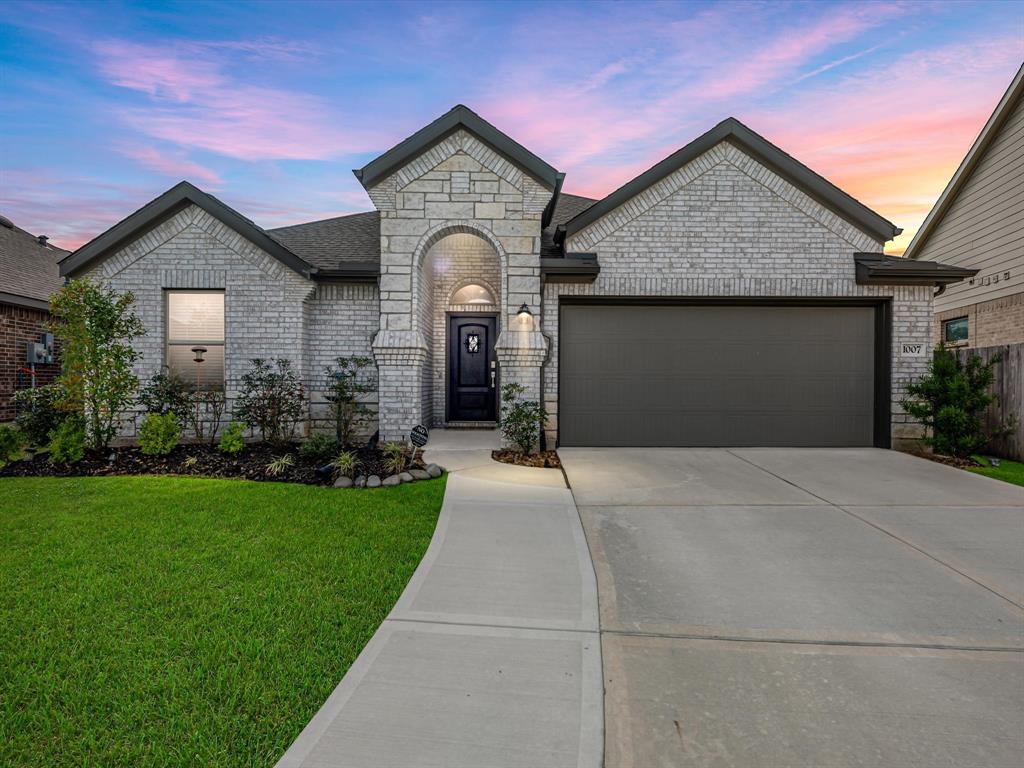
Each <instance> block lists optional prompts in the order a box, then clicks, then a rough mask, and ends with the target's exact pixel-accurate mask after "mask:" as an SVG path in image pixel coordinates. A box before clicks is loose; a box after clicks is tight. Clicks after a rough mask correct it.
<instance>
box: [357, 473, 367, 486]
mask: <svg viewBox="0 0 1024 768" xmlns="http://www.w3.org/2000/svg"><path fill="white" fill-rule="evenodd" d="M365 487H366V475H360V476H359V477H357V478H356V488H365Z"/></svg>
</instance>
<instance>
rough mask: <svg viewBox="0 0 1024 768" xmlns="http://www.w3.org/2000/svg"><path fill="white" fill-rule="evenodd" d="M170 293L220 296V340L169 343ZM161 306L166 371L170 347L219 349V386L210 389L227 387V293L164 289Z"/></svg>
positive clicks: (194, 289)
mask: <svg viewBox="0 0 1024 768" xmlns="http://www.w3.org/2000/svg"><path fill="white" fill-rule="evenodd" d="M172 293H189V294H196V293H218V294H220V295H221V298H222V302H221V306H222V310H223V313H224V336H223V338H221V339H220V340H216V339H175V340H174V341H171V298H170V297H171V294H172ZM163 294H164V296H163V304H164V307H163V309H164V323H163V325H164V339H163V342H164V355H163V357H164V366H163V367H164V368H166V369H167V371H171V347H190V348H191V347H194V346H203V347H220V348H221V349H222V350H224V352H223V353H222V357H223V360H224V362H223V365H222V368H221V380H220V384H219V385H216V384H215V385H213V387H212V388H214V389H217V388H220V389H223V388H225V387H226V386H227V336H228V325H227V314H228V312H227V291H225V290H224V289H223V288H164V289H163Z"/></svg>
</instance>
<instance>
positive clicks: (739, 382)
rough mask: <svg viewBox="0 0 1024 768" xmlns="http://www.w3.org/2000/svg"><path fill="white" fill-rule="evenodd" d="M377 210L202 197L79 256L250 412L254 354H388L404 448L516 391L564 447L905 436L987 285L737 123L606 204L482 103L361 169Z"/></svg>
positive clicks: (183, 186) (385, 433)
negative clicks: (889, 253)
mask: <svg viewBox="0 0 1024 768" xmlns="http://www.w3.org/2000/svg"><path fill="white" fill-rule="evenodd" d="M355 175H356V177H357V178H358V179H359V181H360V182H361V183H362V185H363V187H364V188H365V189H366V192H367V194H368V195H369V198H370V200H371V201H372V202H373V205H374V208H375V210H374V211H370V212H367V213H357V214H353V215H349V216H340V217H337V218H332V219H327V220H323V221H315V222H311V223H308V224H299V225H295V226H290V227H283V228H279V229H262V228H260V227H259V226H257V225H256V224H254V223H253V222H252V221H250V220H249V219H247V218H245V217H244V216H243V215H241V214H240V213H238V212H236V211H234V210H232V209H231V208H229V207H228V206H226V205H224V204H223V203H222V202H220V201H219V200H217V199H216V198H214V197H212V196H211V195H208V194H206V193H204V192H202V191H200V190H199V189H197V188H196V187H194V186H192V185H191V184H188V183H186V182H182V183H180V184H178V185H177V186H175V187H173V188H172V189H170V190H169V191H168V192H166V193H165V194H163V195H161V196H160V197H158V198H156V199H155V200H153V201H152V202H150V203H148V204H147V205H145V206H143V207H142V208H141V209H139V210H138V211H136V212H135V213H133V214H131V215H130V216H128V217H127V218H126V219H124V220H123V221H121V222H120V223H119V224H117V225H115V226H114V227H112V228H111V229H110V230H108V231H107V232H105V233H103V234H102V235H100V236H99V237H97V238H96V239H95V240H93V241H92V242H90V243H88V244H86V245H84V246H83V247H81V248H80V249H79V250H77V251H75V252H74V253H72V254H71V255H70V256H68V257H67V258H66V259H64V261H63V262H62V263H61V274H62V275H64V276H66V277H84V276H90V277H93V278H98V279H101V280H103V281H106V282H107V283H109V284H111V285H113V286H114V287H116V288H119V289H131V290H132V291H133V292H134V293H135V295H136V297H137V298H138V312H139V315H140V317H141V319H142V320H143V322H144V323H145V325H146V327H147V328H148V333H147V334H146V336H145V337H144V338H143V339H141V340H140V342H139V348H140V351H141V353H142V357H141V361H140V369H139V373H140V374H141V375H143V376H146V375H151V374H153V373H155V372H157V371H159V370H160V368H161V366H163V365H165V364H168V365H170V367H171V368H172V369H177V370H180V371H181V372H182V373H184V374H185V375H189V373H188V372H189V371H190V370H192V369H191V368H190V365H191V363H190V358H191V355H190V353H189V352H188V350H189V349H190V347H191V346H192V345H194V344H195V343H196V342H202V344H203V345H204V346H206V347H208V348H209V349H210V353H209V358H208V360H209V361H210V362H208V363H206V364H204V365H206V367H205V369H204V374H203V375H204V376H210V377H214V378H218V379H223V381H224V382H225V385H226V387H227V390H228V396H229V397H230V396H231V394H232V392H233V391H234V390H235V388H236V387H237V383H238V380H239V377H240V376H241V375H242V373H243V372H244V371H245V369H246V368H247V366H248V361H249V360H250V358H254V357H264V358H273V357H287V358H289V359H291V360H292V361H293V362H294V365H295V366H296V367H297V368H298V370H300V371H301V372H302V375H303V377H304V378H305V379H306V381H307V382H309V385H308V386H309V391H310V395H311V397H312V398H313V399H314V400H315V399H316V398H317V397H318V394H317V392H318V389H321V390H322V387H323V378H322V377H323V370H324V368H325V366H326V365H328V364H329V363H330V362H331V361H332V360H333V359H334V358H335V357H336V356H338V355H348V354H365V355H372V357H373V359H374V360H375V362H376V366H377V372H378V392H377V397H378V409H379V413H378V418H379V421H378V426H379V430H380V433H381V437H382V439H401V438H404V437H405V436H406V435H408V433H409V431H410V430H411V429H412V427H413V426H414V425H416V424H424V425H427V426H428V427H437V426H453V425H462V426H479V425H493V423H494V421H495V419H496V417H497V416H498V414H499V407H500V403H499V397H500V395H499V392H500V386H501V384H502V383H504V382H510V381H516V382H519V383H521V384H522V385H523V386H524V387H525V388H526V392H527V397H529V398H532V399H536V400H539V401H541V402H543V404H544V406H545V407H546V409H547V411H548V412H549V413H550V418H549V420H548V423H547V426H546V429H545V437H546V440H547V444H548V446H549V447H550V446H554V445H556V444H561V445H573V446H604V445H637V446H640V445H650V446H687V445H698V446H740V445H812V446H853V445H859V446H890V445H892V444H893V443H894V442H898V441H900V440H904V439H914V438H917V437H918V436H919V428H918V425H915V424H909V423H908V419H907V416H906V415H905V414H904V413H903V412H902V410H901V409H900V407H899V405H898V401H899V399H900V397H901V395H902V393H903V391H904V388H905V386H906V385H907V383H908V382H909V381H911V380H912V379H915V378H916V377H918V376H920V375H921V374H922V373H924V371H925V368H926V365H927V362H928V357H929V353H930V346H931V324H932V294H933V293H934V292H935V290H936V286H942V285H946V284H948V283H954V282H956V281H958V280H961V279H962V278H963V277H966V276H969V275H970V274H972V272H971V270H964V269H960V268H956V267H946V266H943V265H939V264H933V263H928V262H924V261H913V262H908V261H907V260H905V259H897V258H891V257H886V256H883V255H882V248H883V245H884V244H885V242H886V241H887V240H890V239H891V238H893V237H894V236H895V235H896V234H897V233H898V232H899V231H900V230H899V229H898V228H897V227H896V226H895V225H893V224H892V223H891V222H889V221H887V220H886V219H884V218H883V217H881V216H880V215H878V214H877V213H875V212H873V211H871V210H869V209H868V208H867V207H865V206H864V205H862V204H861V203H859V202H858V201H856V200H854V199H853V198H852V197H850V196H849V195H847V194H846V193H844V192H843V191H842V190H840V189H838V188H836V187H835V186H833V185H832V184H830V183H829V182H828V181H826V180H825V179H823V178H822V177H821V176H818V175H817V174H815V173H814V172H813V171H811V170H810V169H808V168H807V167H805V166H803V165H801V164H800V163H799V162H798V161H797V160H795V159H793V158H792V157H790V156H789V155H787V154H786V153H785V152H783V151H782V150H780V149H779V148H777V147H775V146H773V145H772V144H771V143H769V142H768V141H767V140H766V139H764V138H763V137H761V136H759V135H758V134H757V133H755V132H754V131H752V130H750V129H749V128H747V127H746V126H744V125H743V124H741V123H740V122H738V121H737V120H735V119H731V118H730V119H727V120H725V121H723V122H722V123H720V124H718V125H716V126H715V127H714V128H712V129H711V130H710V131H708V132H707V133H705V134H704V135H702V136H700V137H698V138H697V139H695V140H694V141H692V142H690V143H689V144H687V145H686V146H685V147H683V148H682V149H680V150H679V151H677V152H675V153H673V154H672V155H670V156H669V157H667V158H665V159H664V160H663V161H661V162H660V163H658V164H657V165H655V166H654V167H652V168H650V169H649V170H647V171H645V172H644V173H642V174H640V175H639V176H637V177H636V178H635V179H633V180H632V181H630V182H628V183H627V184H625V185H624V186H622V187H621V188H619V189H617V190H616V191H615V192H612V193H611V194H610V195H608V196H607V197H605V198H603V199H601V200H591V199H588V198H582V197H578V196H575V195H569V194H564V193H563V192H562V184H563V181H564V178H565V174H564V173H562V172H560V171H558V170H557V169H555V168H554V167H552V166H551V165H550V164H548V163H547V162H545V161H544V160H542V159H541V158H540V157H538V156H536V155H535V154H533V153H532V152H530V151H529V150H528V149H526V148H525V147H523V146H522V145H520V144H518V143H517V142H516V141H515V140H514V139H512V138H510V137H509V136H507V135H506V134H504V133H502V132H501V131H500V130H498V129H497V128H495V127H494V126H493V125H491V124H490V123H488V122H486V121H485V120H483V119H482V118H481V117H480V116H478V115H477V114H476V113H474V112H473V111H471V110H469V109H467V108H466V107H464V106H456V107H455V108H453V109H452V110H450V111H449V112H447V113H446V114H444V115H443V116H441V117H440V118H438V119H437V120H435V121H434V122H432V123H430V124H429V125H427V126H426V127H424V128H422V129H421V130H419V131H417V132H416V133H415V134H413V135H412V136H410V137H409V138H407V139H405V140H404V141H402V142H401V143H399V144H398V145H396V146H395V147H393V148H392V149H389V150H388V151H387V152H385V153H384V154H382V155H380V156H379V157H377V158H376V159H374V160H373V161H371V162H370V163H368V164H367V165H366V166H364V167H363V168H360V169H358V170H356V171H355Z"/></svg>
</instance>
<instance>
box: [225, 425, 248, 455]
mask: <svg viewBox="0 0 1024 768" xmlns="http://www.w3.org/2000/svg"><path fill="white" fill-rule="evenodd" d="M248 428H249V427H248V426H247V425H245V424H243V423H242V422H240V421H232V422H231V423H230V424H228V426H227V428H225V430H224V432H222V433H221V436H220V444H219V445H218V446H217V448H218V450H220V452H221V453H226V454H227V455H229V456H235V455H237V454H239V453H241V452H242V450H243V449H244V448H245V430H247V429H248Z"/></svg>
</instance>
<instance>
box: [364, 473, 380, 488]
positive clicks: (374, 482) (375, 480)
mask: <svg viewBox="0 0 1024 768" xmlns="http://www.w3.org/2000/svg"><path fill="white" fill-rule="evenodd" d="M366 487H367V488H380V476H379V475H370V476H369V477H368V478H366Z"/></svg>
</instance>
